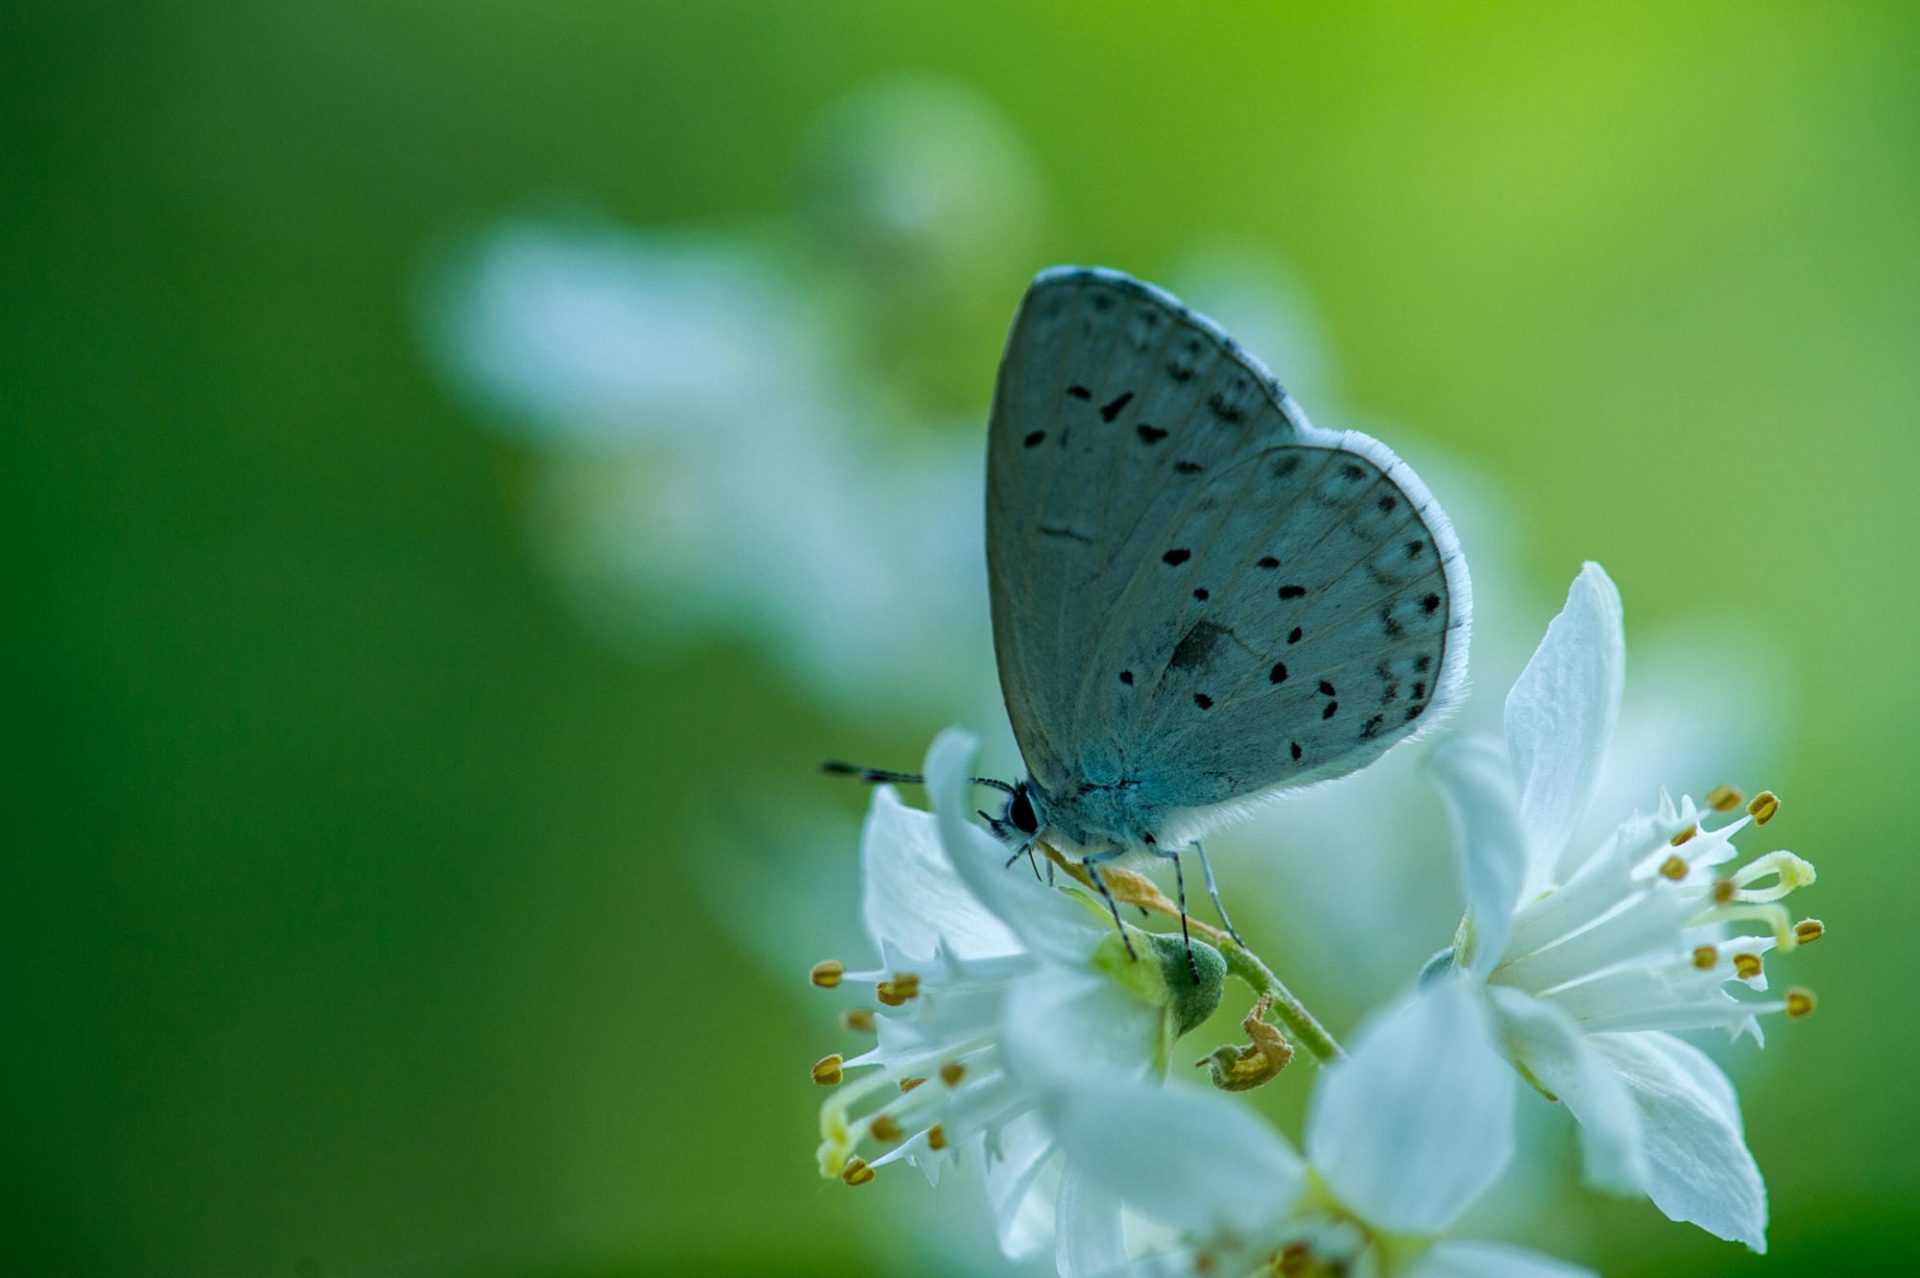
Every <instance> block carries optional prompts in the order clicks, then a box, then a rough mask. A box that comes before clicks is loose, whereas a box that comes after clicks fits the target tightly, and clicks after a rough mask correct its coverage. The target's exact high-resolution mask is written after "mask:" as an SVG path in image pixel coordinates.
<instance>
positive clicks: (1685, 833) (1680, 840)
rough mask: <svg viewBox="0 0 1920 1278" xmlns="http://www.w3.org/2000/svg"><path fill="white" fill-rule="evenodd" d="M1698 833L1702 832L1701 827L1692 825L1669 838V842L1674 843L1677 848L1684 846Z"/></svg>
mask: <svg viewBox="0 0 1920 1278" xmlns="http://www.w3.org/2000/svg"><path fill="white" fill-rule="evenodd" d="M1698 833H1700V827H1699V826H1697V825H1690V826H1688V827H1687V828H1686V829H1684V830H1682V831H1680V833H1678V834H1676V835H1674V836H1673V837H1672V838H1671V839H1668V840H1667V842H1669V843H1671V844H1673V846H1674V847H1676V848H1677V847H1681V846H1684V845H1685V844H1686V843H1687V842H1689V841H1690V840H1691V839H1692V838H1693V836H1694V835H1696V834H1698Z"/></svg>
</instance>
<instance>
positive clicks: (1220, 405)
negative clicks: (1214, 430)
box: [1207, 391, 1246, 424]
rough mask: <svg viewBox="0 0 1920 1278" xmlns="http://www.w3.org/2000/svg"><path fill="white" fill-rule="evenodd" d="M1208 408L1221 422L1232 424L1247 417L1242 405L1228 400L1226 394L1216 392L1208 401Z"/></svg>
mask: <svg viewBox="0 0 1920 1278" xmlns="http://www.w3.org/2000/svg"><path fill="white" fill-rule="evenodd" d="M1207 408H1208V409H1209V410H1211V411H1212V413H1213V415H1214V416H1215V417H1218V418H1219V419H1220V420H1221V421H1223V422H1227V423H1228V424H1232V423H1235V422H1238V421H1239V420H1240V419H1241V418H1243V417H1245V416H1246V413H1245V412H1244V411H1243V410H1242V409H1241V407H1240V405H1238V404H1236V403H1234V402H1233V401H1232V400H1230V399H1228V398H1227V397H1226V395H1225V394H1223V393H1222V392H1220V391H1215V392H1214V393H1213V394H1212V395H1211V396H1210V397H1209V398H1208V400H1207Z"/></svg>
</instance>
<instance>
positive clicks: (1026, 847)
mask: <svg viewBox="0 0 1920 1278" xmlns="http://www.w3.org/2000/svg"><path fill="white" fill-rule="evenodd" d="M1022 856H1024V857H1026V858H1027V864H1028V865H1030V866H1032V867H1033V881H1034V882H1035V883H1038V882H1039V881H1040V862H1039V861H1037V860H1035V859H1034V855H1033V844H1032V843H1031V842H1028V843H1022V844H1021V845H1020V846H1019V847H1017V848H1015V849H1014V850H1013V855H1012V856H1010V857H1008V858H1007V863H1006V864H1005V865H1003V866H1001V867H1000V868H1001V869H1003V870H1011V869H1012V868H1013V863H1014V862H1015V861H1018V860H1019V859H1020V858H1021V857H1022Z"/></svg>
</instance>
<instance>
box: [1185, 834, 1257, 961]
mask: <svg viewBox="0 0 1920 1278" xmlns="http://www.w3.org/2000/svg"><path fill="white" fill-rule="evenodd" d="M1193 850H1194V851H1195V852H1198V853H1199V854H1200V872H1201V873H1202V874H1204V875H1205V876H1206V879H1207V895H1208V896H1210V897H1212V898H1213V910H1214V913H1216V914H1218V915H1219V916H1220V925H1221V926H1222V927H1224V928H1226V929H1227V935H1228V936H1231V937H1232V938H1233V943H1234V944H1235V945H1245V944H1246V942H1245V941H1243V940H1241V939H1240V934H1239V933H1238V932H1236V931H1234V930H1233V920H1232V919H1230V918H1228V917H1227V907H1226V906H1224V905H1222V904H1220V888H1219V886H1218V885H1217V884H1216V883H1214V881H1213V867H1212V866H1211V865H1209V864H1207V850H1206V849H1205V848H1203V847H1201V846H1200V844H1199V843H1197V842H1196V843H1195V844H1194V845H1193ZM1173 863H1174V865H1175V866H1178V865H1179V864H1180V861H1179V859H1178V858H1175V859H1174V862H1173ZM1185 908H1186V907H1185V906H1184V905H1183V906H1182V907H1181V909H1182V910H1183V911H1184V910H1185Z"/></svg>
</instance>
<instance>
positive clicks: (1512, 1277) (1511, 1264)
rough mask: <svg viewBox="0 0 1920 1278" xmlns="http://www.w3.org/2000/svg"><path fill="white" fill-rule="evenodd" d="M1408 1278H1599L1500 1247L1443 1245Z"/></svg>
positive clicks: (1549, 1259) (1533, 1254)
mask: <svg viewBox="0 0 1920 1278" xmlns="http://www.w3.org/2000/svg"><path fill="white" fill-rule="evenodd" d="M1407 1278H1596V1275H1595V1274H1594V1272H1593V1271H1592V1270H1591V1269H1582V1268H1581V1267H1580V1266H1578V1265H1569V1264H1567V1263H1566V1262H1565V1261H1561V1260H1555V1259H1554V1258H1553V1257H1551V1256H1542V1255H1540V1254H1539V1253H1537V1252H1531V1251H1522V1250H1520V1249H1519V1248H1518V1247H1503V1246H1501V1245H1500V1244H1499V1243H1477V1242H1443V1243H1441V1244H1439V1245H1438V1246H1436V1247H1435V1248H1433V1250H1431V1251H1429V1252H1427V1254H1426V1255H1424V1256H1422V1257H1420V1259H1419V1260H1417V1261H1415V1262H1414V1265H1413V1268H1412V1270H1411V1271H1409V1273H1408V1275H1407Z"/></svg>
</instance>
